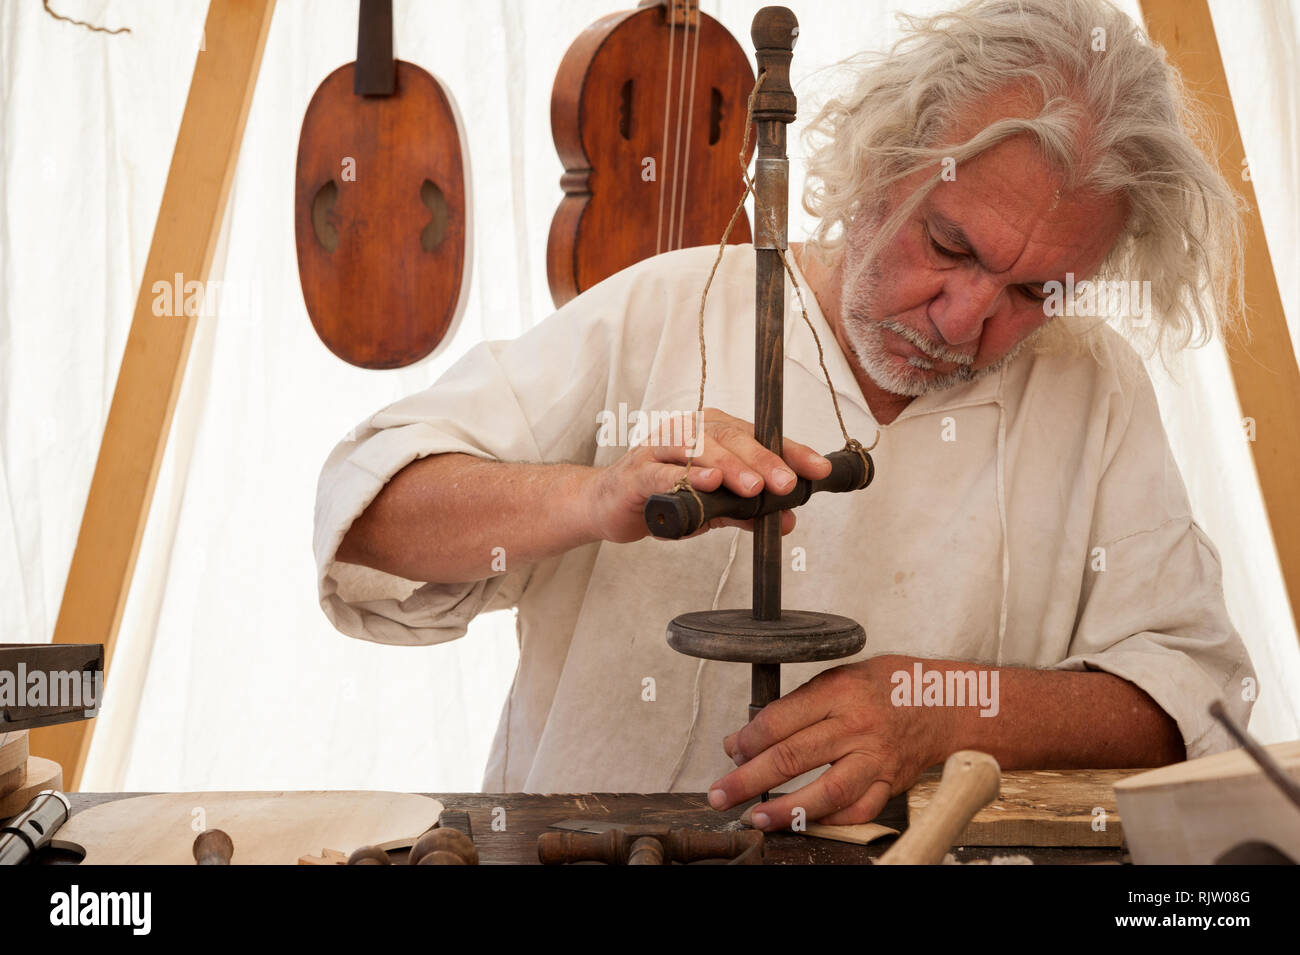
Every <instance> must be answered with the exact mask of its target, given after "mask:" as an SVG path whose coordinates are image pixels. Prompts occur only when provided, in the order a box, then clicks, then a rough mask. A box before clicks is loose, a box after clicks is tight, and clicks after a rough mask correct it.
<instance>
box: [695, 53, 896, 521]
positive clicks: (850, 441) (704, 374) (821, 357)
mask: <svg viewBox="0 0 1300 955" xmlns="http://www.w3.org/2000/svg"><path fill="white" fill-rule="evenodd" d="M766 76H767V72H766V71H763V72H761V73H759V74H758V79H757V80H756V81H755V83H754V88H753V90H751V91H750V94H749V103H748V105H747V107H746V110H745V139H744V142H743V144H742V145H741V147H740V156H739V162H740V176H741V179H742V180H743V181H744V184H745V187H744V189H743V190H741V193H740V200H739V201H738V202H737V203H736V208H735V211H733V212H732V213H731V221H729V222H728V223H727V228H726V229H725V230H723V233H722V241H721V242H719V243H718V254H717V256H716V257H715V258H714V260H713V267H712V268H711V269H709V277H708V279H707V280H706V281H705V283H704V290H703V291H702V292H701V293H700V312H699V320H698V330H699V331H698V334H699V340H700V393H699V400H698V402H697V404H696V408H695V416H696V421H697V422H700V425H699V426H701V427H702V421H703V417H704V385H705V382H706V381H707V380H708V370H709V366H708V357H707V355H706V353H705V346H704V307H705V303H706V302H707V301H708V297H709V287H710V286H711V285H712V284H713V277H714V276H715V275H716V274H717V271H718V266H719V265H720V264H721V263H722V256H723V254H724V253H725V252H726V250H727V239H728V238H729V237H730V236H731V230H732V228H734V227H735V225H736V221H737V220H738V219H739V218H740V215H741V213H743V212H744V211H745V200H746V199H747V198H748V197H749V196H751V195H752V196H753V197H754V212H755V215H762V216H763V217H764V218H765V219H766V220H767V225H768V230H769V233H770V234H771V235H779V234H780V230H779V229H778V228H777V222H776V213H775V212H774V210H773V209H772V208H771V207H770V206H768V205H767V204H766V203H764V202H763V201H762V200H761V199H759V196H758V192H757V191H756V190H755V187H754V180H753V178H752V177H751V176H750V175H749V163H748V162H746V158H745V154H746V153H747V152H749V131H750V129H751V128H752V127H753V125H754V101H755V100H756V99H757V98H758V91H759V90H760V89H761V88H762V86H763V80H764V78H765V77H766ZM776 253H777V255H779V256H780V257H781V264H782V265H783V266H784V267H785V272H786V275H788V276H789V277H790V283H791V285H792V286H793V288H794V292H795V297H796V298H797V299H798V300H799V312H800V314H801V315H802V317H803V321H804V324H805V325H807V326H808V331H810V332H812V337H813V341H814V342H815V343H816V345H817V363H818V364H819V365H820V366H821V369H822V375H823V377H825V379H826V389H827V390H828V391H829V392H830V395H831V405H832V406H833V407H834V408H835V420H836V421H838V422H839V426H840V434H842V435H843V436H844V449H845V450H846V451H853V452H855V453H857V455H858V456H859V457H860V458H861V459H862V466H863V468H867V466H868V463H867V452H868V451H870V450H871V449H872V448H874V447H875V446H876V445H877V444H879V443H880V430H879V429H877V430H876V440H875V441H873V442H871V446H870V447H863V445H862V442H860V441H858V439H857V438H854V437H852V436H851V435H850V434H849V431H848V428H847V427H845V425H844V414H843V412H841V410H840V400H839V397H838V396H837V395H836V394H835V385H834V384H833V383H832V382H831V373H830V370H829V369H828V368H827V367H826V355H825V352H824V351H823V349H822V341H821V336H819V335H818V334H817V329H816V328H815V327H813V323H812V320H811V319H810V318H809V317H808V306H807V304H806V303H805V302H804V297H803V288H802V287H801V286H800V285H799V280H798V279H797V278H796V277H795V274H794V269H793V268H791V266H790V260H789V258H788V257H787V256H786V250H785V249H783V248H778V249H777V250H776ZM683 437H685V435H683ZM690 475H691V459H690V457H689V456H688V457H687V458H686V470H685V471H683V472H682V476H681V477H679V478H678V479H677V482H676V483H675V484H674V485H673V486H672V490H671V491H670V493H673V492H676V491H689V492H690V494H691V496H692V497H693V498H695V503H696V504H697V505H699V507H700V510H701V512H703V510H704V503H703V501H701V500H700V495H699V494H698V493H697V492H696V490H695V488H694V487H693V486H692V485H691V483H690Z"/></svg>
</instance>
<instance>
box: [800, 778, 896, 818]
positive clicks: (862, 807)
mask: <svg viewBox="0 0 1300 955" xmlns="http://www.w3.org/2000/svg"><path fill="white" fill-rule="evenodd" d="M893 795H894V787H893V786H892V785H891V784H890V783H889V782H887V781H886V780H883V779H877V780H876V781H875V782H873V783H872V784H871V785H870V786H868V787H867V791H866V794H865V795H863V797H862V798H861V799H859V800H858V801H857V802H855V803H854V804H853V805H852V806H849V807H848V808H847V809H840V810H837V811H835V812H833V813H831V814H830V815H829V816H824V817H822V818H821V819H818V820H817V822H820V823H822V824H823V825H827V826H856V825H858V824H859V823H863V822H870V821H871V820H872V819H875V818H876V817H877V816H879V815H880V814H881V813H882V812H884V811H885V804H886V803H888V802H889V800H890V798H891V797H892V796H893Z"/></svg>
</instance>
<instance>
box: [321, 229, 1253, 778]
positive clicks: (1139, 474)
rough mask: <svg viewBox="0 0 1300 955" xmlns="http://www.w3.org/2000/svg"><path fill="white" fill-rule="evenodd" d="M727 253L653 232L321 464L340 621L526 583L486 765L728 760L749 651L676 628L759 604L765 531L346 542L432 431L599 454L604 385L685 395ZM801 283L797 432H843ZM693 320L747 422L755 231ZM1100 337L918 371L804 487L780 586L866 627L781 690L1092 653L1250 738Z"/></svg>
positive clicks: (367, 619)
mask: <svg viewBox="0 0 1300 955" xmlns="http://www.w3.org/2000/svg"><path fill="white" fill-rule="evenodd" d="M715 255H716V249H712V248H697V249H686V250H682V251H678V252H674V253H670V254H667V255H661V256H658V257H655V258H653V259H649V260H647V261H645V262H642V263H640V264H638V265H636V266H633V267H631V268H629V269H627V270H625V271H623V272H621V273H619V274H617V275H615V276H613V277H611V278H610V279H608V280H606V281H605V282H602V283H601V284H600V285H598V286H596V287H595V288H593V289H590V290H589V291H587V292H586V293H584V294H583V295H581V296H579V297H578V298H576V299H574V300H573V301H571V302H569V303H568V304H567V305H565V306H564V307H563V308H561V309H560V310H559V311H557V312H556V313H554V314H553V315H551V316H550V317H549V318H547V319H546V320H545V321H543V322H541V323H540V324H539V325H537V326H536V327H534V328H533V329H531V330H530V331H528V332H527V333H526V334H524V335H522V336H520V337H519V338H518V339H515V340H513V341H489V342H483V343H481V344H479V345H477V346H476V347H474V348H473V349H472V350H471V351H470V352H469V353H467V354H466V355H465V356H464V357H463V358H462V359H461V360H460V361H459V362H458V363H457V364H456V365H454V366H453V367H452V368H451V369H450V370H449V371H447V373H446V374H445V375H443V377H442V378H441V379H439V381H438V382H437V383H436V384H434V385H433V386H432V387H430V388H428V389H427V390H425V391H423V392H420V393H418V394H415V395H412V396H410V397H408V398H405V399H403V400H401V401H398V402H397V403H395V404H393V405H390V406H389V407H387V408H385V409H383V410H382V411H379V412H378V413H376V414H375V415H373V416H372V417H371V418H370V419H369V420H368V421H366V422H365V423H364V424H363V425H361V426H360V427H358V428H357V429H355V430H354V432H353V434H352V435H349V438H348V439H347V440H344V441H343V442H342V443H340V444H339V445H338V446H337V447H336V448H335V450H334V451H333V453H332V454H331V455H330V457H329V459H328V461H327V462H326V464H325V466H324V469H323V471H322V473H321V477H320V484H319V488H318V492H317V501H316V523H315V539H314V548H315V555H316V562H317V570H318V580H319V591H320V602H321V607H322V608H323V609H324V611H325V614H326V616H327V617H328V618H329V619H330V621H331V622H332V623H333V624H334V626H335V627H337V628H338V629H339V630H340V631H342V632H343V633H345V634H347V635H348V636H352V637H358V638H361V639H365V640H373V641H375V642H378V643H389V644H406V645H410V644H432V643H441V642H444V641H447V640H454V639H456V638H457V637H460V636H462V635H464V633H465V632H466V627H467V625H468V624H469V622H470V620H471V619H472V618H473V617H474V616H476V615H477V614H479V613H482V612H484V611H488V610H495V609H503V608H510V607H514V608H517V629H518V640H519V667H518V671H517V673H516V676H515V680H514V683H513V685H512V687H511V690H510V695H509V699H508V701H507V703H506V705H505V707H504V709H503V712H502V714H501V720H500V724H499V727H498V730H497V735H496V739H495V741H494V743H493V747H492V752H491V756H490V758H489V761H488V766H487V769H486V773H485V776H484V781H483V788H484V789H485V790H486V791H503V792H516V791H524V792H602V791H603V792H609V791H614V792H660V791H673V790H685V791H702V790H704V789H705V788H706V787H707V786H708V785H709V784H710V783H711V782H713V781H714V780H716V779H717V778H719V777H720V776H722V775H723V774H725V773H726V772H728V771H729V770H730V769H732V768H734V767H733V765H732V763H731V761H730V760H729V759H728V758H727V756H726V754H725V753H724V752H723V750H722V738H723V737H724V736H725V735H726V734H728V733H730V732H733V731H734V730H736V729H738V728H739V727H740V726H742V725H743V724H744V722H745V720H746V718H747V716H746V712H747V711H746V706H747V704H748V700H749V679H750V669H749V667H748V666H746V665H744V664H736V663H720V662H714V661H707V662H706V661H701V660H697V659H695V658H692V657H687V656H683V655H681V654H678V653H676V652H675V651H673V650H671V649H670V648H669V647H668V645H667V643H666V641H665V636H664V633H665V627H666V625H667V623H668V621H669V620H670V619H671V618H672V617H674V616H675V615H677V614H680V613H684V612H687V611H692V610H704V609H708V608H710V607H721V608H733V607H749V606H750V599H751V571H750V566H751V559H752V551H751V537H750V535H749V534H748V533H746V532H743V531H740V530H737V529H732V528H726V529H721V530H715V531H711V532H709V533H707V534H704V535H702V536H700V537H698V538H695V539H691V540H687V541H673V542H666V541H659V540H654V539H651V538H646V539H644V540H641V541H638V542H636V543H631V544H612V543H592V544H588V545H585V546H582V547H579V548H576V549H574V550H571V551H568V552H567V553H564V554H562V555H560V556H558V557H553V558H550V559H547V560H543V561H540V562H538V563H536V564H534V565H531V566H516V565H513V564H511V563H509V555H508V554H507V555H506V557H507V564H506V568H507V572H505V573H503V574H500V575H498V576H494V577H491V578H489V579H487V580H480V581H477V582H474V583H457V584H429V583H420V582H413V581H408V580H404V579H402V578H399V577H396V576H393V575H391V574H386V573H383V572H380V571H377V570H373V569H370V568H365V567H360V566H357V565H353V564H347V563H343V562H340V561H338V560H337V559H336V558H335V553H336V551H337V550H338V546H339V542H340V541H341V540H342V538H343V536H344V534H345V533H346V532H347V530H348V528H349V526H350V525H351V524H352V522H353V521H354V520H355V519H356V518H357V517H358V516H359V515H360V514H361V513H362V512H363V511H364V510H365V508H366V507H367V505H369V503H370V502H371V501H372V500H373V499H374V498H375V496H376V495H377V494H378V493H379V491H380V490H381V489H382V488H383V486H384V484H385V483H386V482H387V481H388V480H389V479H390V478H391V477H392V476H393V475H394V474H396V473H397V472H398V471H400V470H401V469H402V468H403V467H405V466H406V465H407V464H409V463H411V462H412V461H414V460H416V459H418V458H422V457H425V456H427V455H431V454H441V453H446V452H462V453H465V454H471V455H475V456H477V457H480V458H487V459H496V460H501V461H532V462H542V461H547V462H559V461H567V462H573V463H577V464H584V465H595V466H605V465H609V464H611V463H612V462H614V461H615V460H617V459H618V458H619V457H620V456H621V455H622V454H624V453H625V452H626V448H625V447H615V446H600V445H598V442H597V431H598V423H599V420H600V418H601V416H602V413H612V414H614V415H615V416H617V415H618V414H619V406H620V404H623V405H625V406H626V409H627V410H628V413H629V414H630V413H631V412H633V411H637V410H642V411H646V412H649V411H652V410H681V411H692V410H694V408H695V406H696V401H697V391H698V387H699V374H700V366H699V347H698V339H697V314H698V307H699V295H700V290H701V288H702V287H703V284H704V282H705V279H706V278H707V276H708V271H709V268H710V267H711V266H712V264H713V259H714V257H715ZM796 271H797V270H796ZM799 278H800V283H801V285H802V286H803V287H804V289H805V294H804V298H805V300H806V303H807V307H808V315H809V318H810V319H811V321H812V322H813V324H814V325H815V327H816V328H817V330H818V333H819V335H820V337H821V343H822V347H823V349H824V350H825V357H826V364H827V367H828V369H829V370H830V373H831V377H832V380H833V381H834V383H835V387H836V390H837V392H838V394H839V399H840V405H841V408H842V409H843V413H844V421H845V424H846V426H847V428H848V431H849V434H850V435H852V436H854V437H856V438H857V439H858V440H860V441H861V442H862V443H863V444H864V445H869V444H870V443H871V442H872V440H874V438H875V434H876V430H877V425H876V422H875V420H874V418H873V417H872V414H871V412H870V410H869V409H868V407H867V404H866V401H865V400H864V398H863V396H862V393H861V389H860V388H859V387H858V385H857V383H856V381H855V379H854V376H853V374H852V372H851V370H850V368H849V365H848V363H847V361H846V359H845V357H844V355H843V353H842V352H841V351H840V349H839V346H838V344H837V342H836V339H835V336H834V334H833V333H832V331H831V329H830V328H829V326H828V324H827V322H826V319H825V317H824V316H823V315H822V313H821V311H820V309H819V308H818V306H817V302H816V299H815V298H814V297H813V295H812V294H811V293H810V292H808V291H807V283H806V282H805V281H804V280H803V277H802V275H800V276H799ZM787 302H788V303H789V305H790V307H788V308H787V310H786V320H785V361H784V370H785V434H786V436H787V437H789V438H793V439H794V440H796V441H800V442H802V443H804V444H807V445H810V446H812V447H813V448H815V449H817V450H819V451H821V452H822V453H828V452H830V451H833V450H837V449H839V448H840V447H842V446H843V443H844V442H843V438H842V436H841V434H840V431H839V428H838V426H837V424H836V421H835V416H834V413H833V411H832V408H831V403H830V397H829V394H828V391H827V388H826V384H825V381H824V379H823V377H822V373H821V370H820V368H819V366H818V360H817V349H816V346H815V344H814V342H813V339H812V336H811V334H810V333H809V331H808V328H807V327H806V326H805V325H804V323H803V321H802V320H801V319H800V317H799V311H798V306H797V304H796V303H794V302H793V295H792V293H791V290H790V288H789V283H788V282H787ZM705 330H706V339H707V345H708V385H707V390H706V393H705V404H706V405H708V406H713V407H718V408H721V409H722V410H724V411H726V412H728V413H729V414H733V415H736V416H737V417H741V418H744V419H745V420H752V417H753V415H752V410H753V377H754V358H753V354H754V254H753V247H752V246H749V245H741V246H732V247H729V248H728V250H727V253H726V255H725V256H724V258H723V262H722V264H721V266H720V267H719V269H718V272H717V276H716V277H715V279H714V282H713V285H712V288H711V290H710V293H709V298H708V308H707V312H706V315H705ZM1104 341H1105V349H1104V352H1105V353H1106V354H1105V357H1106V360H1105V361H1104V362H1098V361H1096V360H1094V359H1092V358H1090V357H1087V356H1083V357H1080V356H1074V357H1066V356H1063V355H1049V354H1035V353H1031V351H1030V350H1029V349H1026V351H1025V352H1024V353H1023V354H1022V355H1021V356H1020V357H1018V358H1017V359H1015V360H1014V361H1012V362H1011V363H1010V364H1009V365H1008V366H1006V367H1005V368H1004V369H1002V370H1001V371H999V372H996V373H993V374H990V375H986V376H985V377H983V378H981V379H979V380H977V381H975V382H970V383H966V384H962V385H959V386H957V387H954V388H951V389H949V390H946V391H942V392H936V393H931V394H928V395H924V396H922V397H920V398H916V399H914V400H913V401H912V402H911V403H910V404H909V405H907V407H906V408H905V409H904V411H903V412H902V413H901V414H900V415H899V416H898V418H897V419H895V420H894V421H893V422H891V423H890V424H889V425H887V426H885V427H882V428H880V429H879V430H880V443H879V445H878V446H877V447H876V449H875V450H874V451H873V452H872V456H873V458H874V460H875V464H876V478H875V481H874V483H873V484H872V485H871V486H870V487H869V488H867V489H864V490H860V491H856V492H852V493H847V494H818V495H815V496H814V497H813V498H812V499H811V500H810V501H809V503H808V504H806V505H805V506H803V507H802V508H800V509H799V511H798V523H797V527H796V529H795V530H794V532H793V533H791V534H790V535H788V536H786V537H785V538H784V539H783V542H782V546H783V551H784V560H785V563H784V573H783V600H782V603H783V606H784V607H785V608H786V609H808V610H821V611H829V612H832V613H837V614H843V615H845V616H848V617H851V618H853V619H855V620H857V621H858V622H860V623H861V624H862V625H863V626H864V628H865V629H866V633H867V645H866V648H865V649H864V650H863V651H862V653H861V654H859V655H858V656H857V657H853V658H849V659H848V660H842V661H834V662H830V663H816V664H801V665H791V666H785V667H783V668H782V690H783V692H789V691H790V690H792V689H793V688H795V687H796V686H798V685H800V684H802V683H804V682H805V681H807V680H808V679H810V678H811V677H812V676H813V675H814V674H816V673H817V672H818V671H820V670H822V669H825V668H827V667H830V666H835V665H838V664H840V663H846V662H850V661H851V660H854V659H862V658H866V657H869V656H874V655H878V654H882V653H903V654H909V655H914V656H919V657H927V658H932V659H961V660H971V661H977V662H981V663H991V664H999V665H1004V666H1017V667H1050V668H1058V669H1064V670H1085V669H1094V670H1104V671H1106V672H1109V673H1113V674H1115V675H1117V676H1120V677H1122V678H1124V679H1126V680H1129V681H1131V682H1132V683H1134V684H1136V685H1137V686H1139V687H1141V688H1142V689H1143V690H1145V691H1146V692H1147V693H1148V694H1150V696H1151V697H1152V698H1153V699H1154V700H1155V701H1156V703H1158V704H1159V705H1160V706H1161V707H1162V708H1163V709H1164V710H1165V711H1166V712H1167V713H1169V714H1170V715H1171V716H1172V717H1173V718H1174V719H1175V720H1176V721H1177V723H1178V727H1179V730H1180V731H1181V733H1182V736H1183V739H1184V742H1185V744H1186V748H1187V755H1188V757H1189V758H1192V757H1197V756H1203V755H1206V754H1208V753H1212V752H1217V751H1219V750H1222V749H1227V748H1230V747H1231V746H1232V745H1233V744H1232V743H1231V742H1230V740H1229V738H1228V737H1227V736H1226V734H1225V733H1224V731H1223V730H1222V729H1221V728H1220V727H1219V726H1218V724H1217V723H1216V722H1215V721H1214V720H1213V719H1212V718H1211V717H1210V716H1209V715H1208V714H1207V712H1206V707H1207V706H1208V704H1209V703H1210V701H1211V700H1214V699H1216V698H1223V699H1224V700H1225V703H1226V705H1227V706H1228V708H1229V710H1230V711H1231V712H1232V713H1233V714H1234V715H1235V716H1237V717H1238V718H1239V719H1240V720H1241V721H1242V722H1245V719H1246V716H1247V714H1248V711H1249V704H1248V703H1246V702H1243V700H1242V692H1241V687H1242V680H1243V679H1244V678H1245V677H1249V676H1252V675H1253V671H1252V669H1251V665H1250V661H1249V658H1248V657H1247V654H1246V650H1245V647H1244V646H1243V644H1242V641H1241V640H1240V638H1239V637H1238V635H1237V633H1236V631H1235V630H1234V629H1233V626H1232V623H1231V621H1230V620H1229V619H1228V615H1227V611H1226V608H1225V606H1224V600H1223V592H1222V586H1221V582H1220V567H1219V559H1218V554H1217V552H1216V550H1215V548H1214V546H1213V544H1212V543H1211V542H1210V541H1209V539H1208V538H1207V537H1206V536H1205V534H1204V532H1203V531H1202V530H1201V528H1200V527H1199V526H1198V525H1197V524H1196V522H1195V521H1194V520H1193V518H1192V515H1191V512H1190V510H1189V507H1188V501H1187V494H1186V491H1185V488H1184V485H1183V482H1182V478H1181V475H1180V474H1179V472H1178V469H1177V466H1176V465H1175V463H1174V461H1173V458H1172V456H1171V455H1170V452H1169V448H1168V443H1167V441H1166V438H1165V434H1164V430H1163V427H1162V425H1161V422H1160V416H1159V410H1158V408H1157V404H1156V400H1155V395H1154V393H1153V391H1152V388H1151V385H1150V382H1149V380H1148V378H1147V376H1146V373H1145V370H1144V369H1142V366H1141V362H1140V359H1139V358H1138V356H1137V355H1136V353H1134V351H1133V350H1132V349H1131V348H1130V347H1129V346H1128V345H1127V344H1126V343H1125V342H1124V341H1123V340H1122V339H1121V338H1120V336H1119V335H1118V334H1116V333H1114V332H1112V331H1110V330H1109V329H1106V331H1105V335H1104ZM1123 369H1127V370H1128V372H1129V374H1127V375H1125V374H1121V371H1122V370H1123ZM665 490H667V488H665ZM537 503H538V506H539V507H541V506H544V502H542V501H539V502H537ZM794 548H802V550H801V551H798V552H796V551H795V550H794ZM797 565H802V567H803V569H799V570H796V569H794V567H795V566H797ZM647 678H650V679H652V680H653V684H652V686H653V693H650V692H647V690H646V688H647V687H648V686H651V684H648V683H646V682H645V681H646V680H647ZM882 690H883V691H885V692H887V691H888V688H887V687H886V688H882ZM651 696H652V697H653V699H649V698H648V697H651ZM815 775H816V772H814V773H811V774H805V776H803V777H800V778H799V779H798V780H795V781H792V782H791V783H788V784H786V786H783V787H782V789H785V790H790V789H793V788H796V787H797V786H799V785H802V784H803V783H804V782H806V781H808V780H810V779H812V778H814V776H815Z"/></svg>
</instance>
